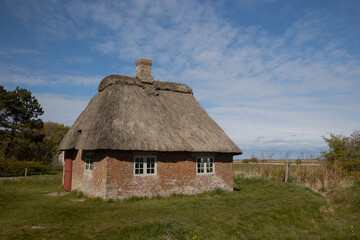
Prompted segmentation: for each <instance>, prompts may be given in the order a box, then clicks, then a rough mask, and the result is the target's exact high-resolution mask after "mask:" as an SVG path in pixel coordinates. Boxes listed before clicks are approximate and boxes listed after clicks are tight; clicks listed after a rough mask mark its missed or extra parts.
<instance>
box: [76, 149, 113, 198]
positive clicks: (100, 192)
mask: <svg viewBox="0 0 360 240" xmlns="http://www.w3.org/2000/svg"><path fill="white" fill-rule="evenodd" d="M85 152H86V151H82V150H79V151H77V153H75V160H74V161H73V174H72V184H71V188H72V190H77V191H81V192H83V193H84V194H86V195H88V196H90V197H101V198H105V197H106V180H107V177H106V174H107V159H106V155H104V152H102V151H90V152H93V153H94V163H93V170H92V171H89V170H85V161H84V159H85Z"/></svg>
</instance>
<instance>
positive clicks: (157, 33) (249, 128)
mask: <svg viewBox="0 0 360 240" xmlns="http://www.w3.org/2000/svg"><path fill="white" fill-rule="evenodd" d="M227 3H228V2H227V1H224V4H221V3H220V4H218V5H216V7H219V8H220V9H216V8H215V7H214V6H213V5H211V2H196V1H190V0H184V1H177V0H160V1H146V0H138V1H115V0H108V1H91V2H88V1H82V0H74V1H66V2H65V3H63V2H58V1H46V4H45V2H43V1H37V2H36V4H29V3H28V1H23V2H21V4H19V2H16V1H11V4H8V7H9V8H10V9H12V11H13V14H15V15H16V16H17V17H18V18H19V19H21V20H22V21H23V22H24V24H26V25H27V26H28V27H29V28H33V26H35V30H36V31H38V32H40V33H42V35H43V36H44V37H47V38H50V41H55V40H54V39H56V40H61V41H63V40H64V39H66V38H72V37H74V36H76V37H77V38H78V39H82V40H85V39H87V41H86V43H87V44H89V46H90V47H91V49H92V50H93V51H95V52H97V53H101V54H104V55H108V56H112V57H114V56H115V57H117V58H119V59H120V60H124V61H127V62H129V65H132V66H133V63H134V61H135V60H136V59H138V58H142V57H145V58H150V59H153V72H152V73H153V75H154V77H155V78H156V79H159V80H167V81H175V82H184V83H186V84H188V85H190V86H191V87H192V88H193V90H194V93H195V96H196V97H197V99H198V100H199V101H200V102H201V103H202V104H203V105H208V106H212V107H208V108H207V111H208V112H209V114H210V115H211V116H212V117H214V119H215V120H216V121H217V122H218V123H219V125H220V126H222V127H223V128H224V130H225V131H226V132H227V133H228V134H229V135H230V136H231V137H232V138H233V139H234V140H235V141H236V143H237V144H238V145H239V146H240V147H241V148H243V149H250V150H254V149H263V150H268V151H270V150H273V149H280V150H281V151H287V150H296V149H310V150H312V151H315V150H316V149H319V148H320V146H321V144H322V139H321V135H322V134H324V133H325V132H337V133H343V132H345V133H349V132H350V131H352V130H353V129H354V128H356V127H357V126H358V119H356V116H358V115H356V114H355V117H353V116H354V113H357V114H358V113H359V112H360V105H359V104H357V102H356V101H355V99H360V82H359V76H360V67H359V65H360V64H359V58H357V57H356V56H355V55H354V54H353V53H352V52H351V49H349V48H348V47H347V44H346V43H347V39H346V37H347V36H351V35H349V34H350V32H352V33H351V34H356V32H357V33H358V31H355V33H354V31H351V30H352V27H351V26H350V25H346V26H345V27H344V25H337V21H338V20H337V18H335V17H334V16H333V15H331V14H329V13H327V12H326V11H325V10H321V11H315V10H308V11H306V13H305V14H303V15H301V16H300V17H297V18H296V20H295V21H293V22H290V23H289V24H288V25H286V24H284V25H285V26H286V27H285V28H284V31H283V32H281V31H280V32H281V33H280V34H277V35H276V34H270V33H269V32H267V31H266V30H265V29H264V28H263V27H261V26H257V25H254V24H252V25H251V24H247V25H245V24H242V25H241V23H240V24H238V25H235V24H234V23H233V22H230V21H228V20H227V19H226V18H225V17H224V16H222V15H220V13H219V12H222V11H225V10H224V9H221V8H222V7H224V6H225V5H226V4H227ZM241 4H242V5H243V6H244V7H243V8H244V9H253V10H254V9H256V7H257V6H259V5H263V4H265V5H269V4H272V1H268V0H259V1H248V0H244V1H241ZM54 29H55V30H54ZM352 36H353V35H352ZM78 60H79V61H78V62H79V63H81V59H78ZM82 60H84V59H82ZM94 61H96V60H94ZM85 62H86V59H85ZM85 62H83V63H85ZM7 69H8V70H5V71H2V75H0V77H1V78H2V79H5V77H7V79H9V80H8V81H20V82H25V81H26V78H25V77H24V76H29V75H30V76H34V75H35V76H37V77H32V78H31V79H30V80H28V84H45V83H49V84H50V85H62V84H65V85H75V86H96V85H97V84H98V82H99V79H101V78H102V77H104V76H102V77H97V76H96V77H90V76H67V75H66V76H62V75H55V74H51V73H46V72H45V73H42V72H40V73H35V74H28V73H27V72H26V70H25V71H22V70H18V69H15V68H14V69H15V70H13V69H9V68H7ZM124 69H127V68H126V67H124ZM4 72H5V73H4ZM12 74H13V75H12ZM74 75H76V74H74ZM15 79H17V80H15ZM19 79H20V80H19ZM5 81H6V80H5ZM79 113H80V112H79ZM260 136H261V137H263V138H259V137H260Z"/></svg>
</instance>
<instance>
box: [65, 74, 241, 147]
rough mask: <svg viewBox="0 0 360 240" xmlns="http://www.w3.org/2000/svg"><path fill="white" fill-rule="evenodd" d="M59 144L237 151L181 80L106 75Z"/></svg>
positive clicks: (68, 145) (66, 145) (69, 145)
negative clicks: (167, 80) (170, 80)
mask: <svg viewBox="0 0 360 240" xmlns="http://www.w3.org/2000/svg"><path fill="white" fill-rule="evenodd" d="M98 90H99V92H98V93H97V94H96V95H95V97H93V98H92V99H91V101H90V103H89V104H88V106H87V107H86V109H85V110H84V111H83V112H82V113H81V114H80V116H79V117H78V119H77V120H76V122H75V123H74V125H73V126H72V127H71V128H70V130H69V131H68V133H67V134H66V135H65V137H64V139H63V140H62V142H61V143H60V146H59V150H66V149H73V148H75V149H84V150H95V149H112V150H138V151H186V152H223V153H233V154H241V150H240V149H239V148H238V147H237V146H236V145H235V143H234V142H233V141H232V140H231V139H230V138H229V137H228V136H227V135H226V134H225V133H224V131H223V130H222V129H221V128H220V127H219V126H218V125H217V124H216V123H215V121H214V120H212V119H211V117H210V116H209V115H208V114H207V113H206V111H205V110H204V109H203V108H202V107H201V105H200V104H199V103H198V102H197V101H196V99H195V98H194V96H193V92H192V90H191V88H189V87H188V86H186V85H184V84H179V83H172V82H160V81H154V82H153V83H152V84H148V83H145V82H142V81H141V80H140V79H139V78H137V77H127V76H121V75H110V76H108V77H106V78H104V79H103V80H102V81H101V83H100V85H99V89H98Z"/></svg>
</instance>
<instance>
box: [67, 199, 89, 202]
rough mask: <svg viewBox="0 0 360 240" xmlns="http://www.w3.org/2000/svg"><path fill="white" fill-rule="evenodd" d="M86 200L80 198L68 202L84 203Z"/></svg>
mask: <svg viewBox="0 0 360 240" xmlns="http://www.w3.org/2000/svg"><path fill="white" fill-rule="evenodd" d="M85 200H86V199H84V198H81V199H70V201H72V202H84V201H85Z"/></svg>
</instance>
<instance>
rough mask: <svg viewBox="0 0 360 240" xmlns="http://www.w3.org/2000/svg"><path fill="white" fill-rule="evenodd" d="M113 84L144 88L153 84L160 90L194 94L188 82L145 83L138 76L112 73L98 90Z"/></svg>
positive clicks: (101, 83)
mask: <svg viewBox="0 0 360 240" xmlns="http://www.w3.org/2000/svg"><path fill="white" fill-rule="evenodd" d="M113 84H122V85H134V86H138V87H142V88H148V87H149V86H153V88H154V90H160V91H173V92H180V93H189V94H193V91H192V89H191V88H190V87H189V86H187V85H186V84H182V83H175V82H166V81H154V83H153V84H148V83H143V82H141V80H140V79H139V78H137V77H129V76H124V75H118V74H112V75H109V76H107V77H105V78H104V79H103V80H102V81H101V82H100V84H99V87H98V91H99V92H101V91H103V90H104V89H105V88H107V87H109V86H111V85H113Z"/></svg>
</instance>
